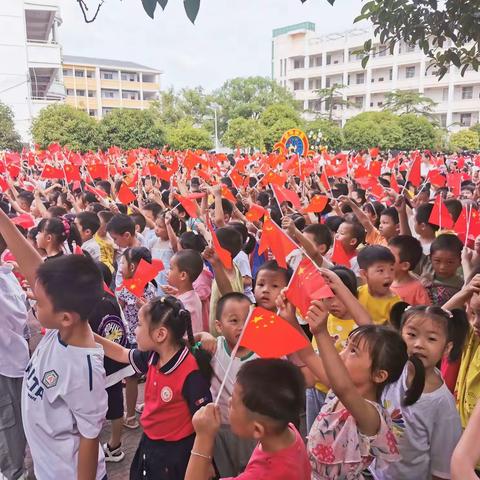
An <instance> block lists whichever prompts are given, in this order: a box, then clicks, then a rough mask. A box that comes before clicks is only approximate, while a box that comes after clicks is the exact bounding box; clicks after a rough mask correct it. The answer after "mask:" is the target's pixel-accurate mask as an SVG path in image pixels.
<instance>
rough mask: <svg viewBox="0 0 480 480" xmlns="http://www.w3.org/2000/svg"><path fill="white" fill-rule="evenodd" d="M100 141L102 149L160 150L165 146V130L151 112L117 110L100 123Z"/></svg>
mask: <svg viewBox="0 0 480 480" xmlns="http://www.w3.org/2000/svg"><path fill="white" fill-rule="evenodd" d="M100 140H101V145H102V148H108V147H109V146H111V145H116V146H118V147H120V148H123V149H125V150H128V149H131V148H139V147H145V148H159V147H162V146H163V145H164V144H165V128H164V127H163V125H162V123H161V122H160V120H159V119H158V117H157V116H155V115H154V113H153V112H152V111H151V110H127V109H116V110H113V111H112V112H110V113H108V114H107V115H105V117H104V118H103V119H102V121H101V122H100Z"/></svg>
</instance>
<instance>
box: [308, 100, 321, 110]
mask: <svg viewBox="0 0 480 480" xmlns="http://www.w3.org/2000/svg"><path fill="white" fill-rule="evenodd" d="M321 107H322V102H321V101H320V100H309V101H308V109H309V110H312V111H314V112H319V111H320V110H321Z"/></svg>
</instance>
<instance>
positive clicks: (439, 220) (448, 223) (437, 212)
mask: <svg viewBox="0 0 480 480" xmlns="http://www.w3.org/2000/svg"><path fill="white" fill-rule="evenodd" d="M428 223H432V224H433V225H438V226H439V227H440V228H442V229H445V228H446V229H449V228H452V227H453V220H452V217H451V216H450V212H449V211H448V209H447V207H446V206H445V202H444V201H443V199H442V195H437V198H435V203H434V204H433V208H432V212H431V213H430V217H429V219H428Z"/></svg>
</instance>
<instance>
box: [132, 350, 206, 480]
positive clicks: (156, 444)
mask: <svg viewBox="0 0 480 480" xmlns="http://www.w3.org/2000/svg"><path fill="white" fill-rule="evenodd" d="M129 359H130V364H131V365H132V366H133V368H134V370H135V371H136V372H137V373H138V374H145V373H146V374H147V379H146V382H145V406H144V409H143V413H142V416H141V418H140V423H141V424H142V427H143V432H144V433H143V435H142V438H141V440H140V444H139V446H138V449H137V452H136V453H135V457H134V459H133V461H132V465H131V467H130V480H137V479H138V480H140V479H142V480H183V479H184V477H185V472H186V469H187V465H188V460H189V458H190V451H191V449H192V447H193V441H194V439H195V433H194V429H193V425H192V416H193V414H194V413H195V412H196V411H197V410H198V409H200V408H201V407H202V406H204V405H206V404H207V403H209V402H211V401H212V397H211V395H210V390H209V384H208V382H207V380H206V379H205V378H204V377H203V376H202V374H201V373H200V371H199V370H198V365H197V361H196V360H195V357H194V356H193V355H192V354H191V353H190V352H189V350H188V348H187V347H184V348H181V349H180V350H179V351H178V352H177V353H176V354H175V355H174V356H173V357H172V358H171V359H170V360H169V361H168V362H167V363H166V364H165V365H163V366H162V367H160V368H158V367H157V364H158V361H159V355H158V353H156V352H142V351H140V350H138V349H134V350H130V354H129Z"/></svg>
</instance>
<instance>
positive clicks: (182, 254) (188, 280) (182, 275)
mask: <svg viewBox="0 0 480 480" xmlns="http://www.w3.org/2000/svg"><path fill="white" fill-rule="evenodd" d="M202 270H203V260H202V257H201V255H200V254H199V253H198V252H196V251H195V250H180V251H179V252H177V253H176V254H175V255H174V256H173V257H172V260H171V261H170V271H169V272H168V285H162V290H164V291H165V292H167V293H168V294H170V295H173V296H175V297H177V298H178V299H179V300H180V301H181V302H182V303H183V304H184V305H185V308H186V309H187V310H188V311H189V312H190V317H191V319H192V329H193V333H197V332H201V331H202V330H203V328H202V302H201V300H200V297H199V296H198V295H197V292H195V290H194V289H193V282H194V281H195V280H196V279H197V278H198V277H199V276H200V274H201V273H202Z"/></svg>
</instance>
